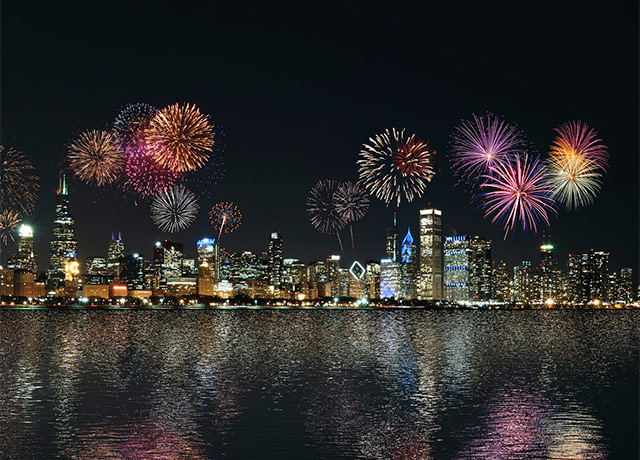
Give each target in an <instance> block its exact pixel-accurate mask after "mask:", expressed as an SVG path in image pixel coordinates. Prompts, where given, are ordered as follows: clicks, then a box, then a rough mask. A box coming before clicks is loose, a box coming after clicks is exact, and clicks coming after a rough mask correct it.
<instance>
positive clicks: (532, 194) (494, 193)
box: [480, 154, 557, 239]
mask: <svg viewBox="0 0 640 460" xmlns="http://www.w3.org/2000/svg"><path fill="white" fill-rule="evenodd" d="M483 178H484V179H485V180H486V182H485V183H482V184H480V187H481V188H482V189H483V190H486V191H485V192H484V193H482V194H481V195H480V197H481V198H483V199H484V206H483V207H484V215H485V217H491V223H492V224H493V223H496V222H499V223H502V225H503V228H504V231H505V235H504V237H505V239H506V237H507V234H508V233H509V232H511V231H513V230H514V229H515V227H516V225H517V223H518V222H519V223H520V225H521V227H522V230H524V231H527V230H533V231H534V232H537V231H538V225H539V224H540V223H543V224H545V225H546V226H548V225H549V214H557V211H556V206H555V201H554V199H553V185H552V184H551V182H550V178H549V173H548V171H547V168H546V165H545V164H544V163H543V162H541V161H540V159H539V158H538V157H535V158H534V157H530V156H529V155H527V154H524V156H523V157H521V156H520V155H516V156H515V157H514V158H511V159H504V160H503V161H501V162H499V163H496V164H495V167H494V169H493V171H492V174H490V175H489V174H487V175H485V176H483Z"/></svg>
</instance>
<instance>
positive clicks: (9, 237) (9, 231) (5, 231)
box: [0, 209, 20, 250]
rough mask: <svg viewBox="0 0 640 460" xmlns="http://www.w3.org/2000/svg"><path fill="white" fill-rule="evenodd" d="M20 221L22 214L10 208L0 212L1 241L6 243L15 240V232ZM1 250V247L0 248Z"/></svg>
mask: <svg viewBox="0 0 640 460" xmlns="http://www.w3.org/2000/svg"><path fill="white" fill-rule="evenodd" d="M19 223H20V214H18V213H17V212H15V211H11V210H9V209H5V210H4V211H2V212H0V243H2V244H4V245H6V244H7V243H8V242H9V241H13V240H14V238H13V232H14V231H15V229H16V227H17V226H18V224H19ZM0 250H1V248H0Z"/></svg>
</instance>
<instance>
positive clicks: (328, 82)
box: [1, 1, 639, 270]
mask: <svg viewBox="0 0 640 460" xmlns="http://www.w3.org/2000/svg"><path fill="white" fill-rule="evenodd" d="M233 3H236V4H238V3H239V2H233ZM261 3H262V5H263V6H251V5H248V4H238V6H236V7H230V6H229V5H227V4H218V3H217V2H209V3H208V4H206V5H199V4H195V3H190V2H175V1H174V2H155V1H149V2H135V4H134V2H131V1H123V2H119V1H111V2H87V1H74V2H69V1H60V2H37V3H34V2H29V1H24V2H4V3H3V5H2V62H1V64H2V69H1V70H2V93H1V96H2V100H1V110H2V112H1V115H2V118H1V134H2V143H3V144H5V145H10V146H13V147H16V148H18V149H20V150H22V151H24V152H25V153H27V154H28V155H29V156H30V157H31V158H32V159H33V160H34V162H35V164H36V166H37V168H38V170H39V172H40V174H41V176H42V186H43V189H42V193H41V197H40V200H39V203H38V207H37V209H36V212H35V214H34V216H33V218H32V219H31V221H32V223H33V225H34V226H35V231H36V239H37V243H36V247H37V249H38V252H39V254H40V257H41V259H44V260H45V261H48V244H49V240H50V238H51V222H52V220H53V212H54V200H55V196H54V191H55V187H56V181H57V176H56V169H57V167H58V166H57V165H59V164H60V162H61V159H62V158H63V156H64V153H65V145H67V144H68V143H69V141H70V140H71V139H72V138H73V137H74V136H75V135H77V134H78V133H79V132H80V131H82V130H84V129H89V128H106V127H108V126H109V124H110V123H111V122H112V120H113V119H114V117H115V116H116V115H117V113H118V111H119V109H120V108H121V107H122V106H124V105H125V104H127V103H130V102H147V103H150V104H153V105H155V106H157V107H162V106H165V105H167V104H170V103H174V102H182V101H190V102H194V103H197V104H198V105H199V106H200V107H201V109H202V110H203V111H204V112H206V113H209V114H211V115H212V117H213V118H214V119H215V121H216V123H218V124H221V125H222V126H223V127H224V132H225V141H224V142H225V152H224V161H225V163H226V175H225V178H224V181H223V182H222V183H221V185H220V186H219V187H218V188H217V189H216V190H215V191H214V197H213V200H211V201H209V200H201V202H200V205H201V212H200V215H199V217H198V220H197V221H196V223H195V224H194V225H193V226H192V227H191V228H189V229H187V230H185V231H183V232H181V233H179V234H177V235H174V236H171V237H170V238H171V239H173V240H174V241H181V242H183V243H184V244H185V248H186V250H187V253H188V254H191V255H193V254H194V253H195V241H196V240H197V239H198V238H201V237H203V236H212V233H213V232H212V231H211V229H210V227H209V225H208V221H207V216H206V214H207V213H206V212H205V211H207V210H208V209H209V208H210V207H211V206H212V205H213V204H214V202H215V201H221V200H232V201H234V202H235V203H236V204H237V205H238V206H239V208H240V209H241V210H242V213H243V215H244V219H243V223H242V226H241V227H240V228H239V229H238V230H237V231H236V232H235V233H233V234H230V235H226V236H224V237H223V245H224V246H226V247H227V248H228V249H229V250H232V251H238V250H244V249H247V250H253V251H261V250H265V249H266V245H267V240H268V237H269V233H270V232H271V231H275V230H277V231H280V232H282V235H283V239H284V252H285V257H299V258H301V259H303V260H305V261H309V260H314V259H320V258H324V257H326V256H327V254H329V253H335V252H336V251H337V250H338V247H337V243H336V241H335V238H331V237H327V236H324V235H321V234H319V233H317V232H316V231H315V230H314V229H313V228H312V227H311V226H310V224H309V223H308V221H307V218H306V215H305V198H306V194H307V191H308V190H309V188H310V187H311V186H312V185H313V184H314V183H315V182H316V181H317V180H319V179H322V178H333V179H339V180H348V179H351V180H355V179H356V178H357V168H356V165H355V161H356V159H357V155H358V152H359V149H360V146H361V144H362V143H363V142H366V141H367V139H368V137H369V136H372V135H374V134H376V133H379V132H382V131H384V129H386V128H391V127H394V126H395V127H398V128H401V127H404V128H406V129H407V130H409V131H411V132H415V133H416V134H417V135H418V136H419V137H421V138H423V139H429V140H430V141H431V143H432V144H433V146H434V147H435V148H436V149H437V151H438V157H437V160H436V167H437V171H438V174H437V176H436V178H435V179H434V181H433V182H432V184H431V185H430V186H429V188H428V190H427V192H426V193H425V195H424V196H423V197H422V198H421V199H418V200H417V201H414V202H413V203H410V204H409V205H403V206H402V207H401V208H400V209H399V224H400V227H401V231H402V232H404V231H406V227H407V226H408V225H411V227H412V230H413V233H414V235H415V234H417V220H418V218H417V215H418V209H420V208H421V207H425V206H426V205H427V203H428V202H431V203H433V204H434V205H435V206H437V207H439V208H441V209H442V210H443V215H444V227H445V233H446V234H455V233H458V234H462V233H468V234H482V235H485V236H487V237H489V238H491V239H493V241H494V259H495V260H499V259H506V260H507V261H508V262H510V263H516V262H518V261H520V260H522V259H523V258H528V259H533V260H534V261H537V251H536V248H537V247H538V246H539V244H540V236H539V235H535V234H527V235H522V234H516V235H515V236H514V237H513V238H509V239H508V240H507V241H503V238H502V231H501V229H500V228H498V227H494V226H491V225H490V224H489V223H488V222H486V221H485V220H484V219H483V217H482V213H481V212H480V211H479V210H477V209H475V208H474V206H473V205H472V204H471V203H470V201H469V198H468V195H467V194H466V193H465V192H464V191H463V190H462V189H460V188H457V187H454V181H453V179H452V177H451V172H450V170H449V163H448V159H447V153H448V152H447V150H448V139H449V134H450V132H451V131H452V128H453V127H454V126H455V125H456V124H457V123H458V122H459V120H460V119H461V118H467V117H470V116H471V114H472V113H478V114H482V113H484V112H485V111H488V110H489V111H492V112H493V113H495V114H499V115H502V116H504V117H505V118H506V119H507V120H508V121H511V122H514V123H516V124H518V126H519V127H520V128H521V129H523V130H524V131H525V132H526V133H527V135H528V138H529V140H530V141H531V142H532V143H533V144H535V146H536V147H537V149H539V150H540V151H541V152H543V153H546V149H547V147H548V146H549V144H550V142H551V140H552V137H553V128H554V127H556V126H558V125H559V124H561V123H563V122H565V121H568V120H573V119H581V120H584V121H586V122H587V123H589V124H590V125H591V126H593V127H594V128H596V129H597V130H598V131H599V133H600V135H601V137H602V138H603V140H604V141H605V143H606V144H607V145H608V146H609V148H610V152H611V161H610V164H611V166H610V171H609V173H608V174H607V176H606V178H605V181H604V185H603V188H602V192H601V194H600V196H599V198H598V199H597V201H596V202H595V204H594V205H593V206H591V207H588V208H582V209H580V210H578V211H575V212H571V213H568V212H566V211H561V212H560V215H559V216H558V217H556V218H553V219H552V225H551V230H550V232H551V235H552V239H553V242H554V244H555V246H556V249H557V252H558V256H559V258H560V259H561V260H564V259H565V257H566V256H565V254H566V253H567V252H579V251H585V250H587V249H589V248H595V249H600V250H607V251H611V260H612V264H611V265H612V269H616V270H617V269H619V268H620V267H622V266H631V267H634V269H636V268H637V267H638V263H637V262H638V251H639V250H638V240H639V238H638V235H639V229H638V204H639V202H638V196H639V195H638V135H639V133H638V5H637V2H599V3H597V7H592V6H589V2H555V3H550V4H547V5H546V4H543V3H541V2H526V4H525V3H523V2H505V3H504V4H500V3H495V2H486V1H485V2H477V3H475V2H474V3H471V2H468V3H466V2H433V4H430V5H428V6H425V5H422V6H419V7H418V6H411V5H409V4H402V3H399V2H391V3H388V4H387V5H386V7H384V8H378V7H373V6H371V5H372V4H370V5H369V6H366V5H363V6H360V7H356V6H347V5H340V6H328V5H326V4H324V3H320V2H318V3H314V4H311V3H304V2H299V3H298V6H289V7H285V6H278V5H277V2H261ZM424 3H427V2H424ZM594 5H595V4H594ZM71 195H72V202H71V206H72V211H73V213H74V214H75V217H76V222H77V224H76V229H77V235H78V240H79V256H80V259H81V260H84V259H85V258H86V257H87V256H95V255H104V254H105V252H106V244H107V240H108V238H109V235H110V234H111V232H112V231H118V230H120V231H121V232H122V234H123V237H124V238H125V241H126V244H127V251H128V252H134V251H138V252H141V253H143V254H144V255H145V256H150V255H151V252H152V245H153V242H154V241H155V240H157V239H160V238H166V237H169V236H168V235H163V234H162V233H161V232H160V231H158V230H156V229H155V228H154V226H153V223H152V221H151V218H150V213H149V210H148V204H145V203H138V205H137V206H136V204H135V203H134V202H133V201H132V200H131V199H125V198H123V197H121V196H119V195H117V194H114V193H112V192H109V191H108V190H105V191H98V190H96V191H93V192H92V191H90V190H87V189H86V187H85V188H84V189H83V190H82V191H80V190H79V189H78V188H75V189H74V188H73V187H72V189H71ZM392 212H393V208H386V207H385V206H384V205H383V204H382V203H381V202H379V201H377V200H375V199H374V201H373V204H372V206H371V209H370V212H369V214H368V215H367V216H366V217H365V218H364V219H363V220H362V221H361V222H360V223H358V224H356V226H355V228H354V231H355V234H356V245H357V254H356V256H355V257H357V258H359V259H362V260H364V259H373V258H379V257H381V256H382V252H383V250H384V234H385V227H386V225H387V223H388V222H390V220H391V216H392ZM343 238H344V239H345V240H346V239H347V238H348V236H347V233H344V234H343ZM345 258H346V259H347V260H349V261H351V260H353V258H354V256H353V255H352V254H350V253H347V254H346V255H345ZM345 265H346V263H345ZM42 268H45V267H44V266H41V269H42Z"/></svg>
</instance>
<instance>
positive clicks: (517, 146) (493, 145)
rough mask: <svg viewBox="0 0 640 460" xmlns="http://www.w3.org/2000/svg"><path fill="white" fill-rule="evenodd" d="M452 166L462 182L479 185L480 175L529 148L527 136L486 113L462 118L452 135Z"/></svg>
mask: <svg viewBox="0 0 640 460" xmlns="http://www.w3.org/2000/svg"><path fill="white" fill-rule="evenodd" d="M451 137H452V147H451V154H450V160H451V166H452V169H453V172H454V174H455V175H456V176H458V178H459V179H460V180H461V181H466V182H470V183H472V184H475V185H477V180H478V178H479V176H482V175H485V174H488V173H490V171H491V170H492V169H493V167H494V165H495V164H496V163H498V162H500V161H502V160H504V159H505V158H507V157H509V156H512V155H513V154H514V153H517V152H522V151H523V149H524V148H525V147H526V145H525V140H524V136H523V135H522V133H521V132H520V131H519V130H518V129H517V128H516V127H515V126H513V125H511V124H509V123H507V122H505V121H502V120H500V119H498V117H496V116H493V115H491V114H487V115H486V116H485V117H478V116H476V115H473V120H462V121H461V122H460V124H459V125H458V126H456V127H455V129H454V132H453V134H452V136H451Z"/></svg>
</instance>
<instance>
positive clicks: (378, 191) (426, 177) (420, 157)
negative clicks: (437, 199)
mask: <svg viewBox="0 0 640 460" xmlns="http://www.w3.org/2000/svg"><path fill="white" fill-rule="evenodd" d="M369 141H370V143H369V144H364V145H363V148H362V150H361V151H360V159H359V160H358V162H357V163H358V165H359V173H360V183H361V184H362V185H363V186H364V187H365V188H366V189H367V191H369V193H370V194H372V195H374V196H375V197H376V198H379V199H380V200H382V201H384V202H385V204H386V205H387V206H388V205H389V203H390V202H391V201H396V203H397V205H398V206H400V202H401V201H402V198H403V197H404V199H405V200H406V201H409V202H410V201H412V200H413V198H414V197H420V196H422V194H423V193H424V190H425V187H426V186H427V183H428V182H430V181H431V179H432V178H433V176H434V174H435V172H434V169H433V158H434V156H435V153H436V151H435V150H433V149H432V148H431V146H430V145H429V143H428V142H426V141H421V140H419V139H416V137H415V135H414V134H412V135H411V136H406V135H405V133H404V129H403V130H401V131H398V130H396V129H395V128H393V129H392V130H391V131H389V130H386V131H385V132H384V134H379V135H376V136H375V138H369Z"/></svg>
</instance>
